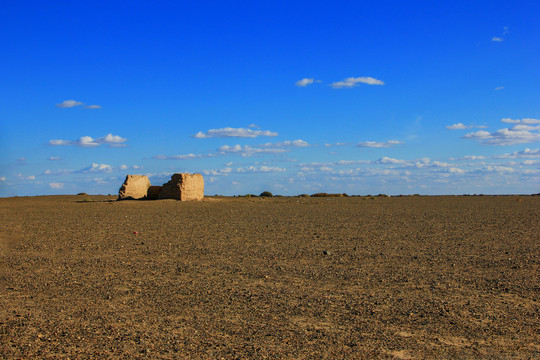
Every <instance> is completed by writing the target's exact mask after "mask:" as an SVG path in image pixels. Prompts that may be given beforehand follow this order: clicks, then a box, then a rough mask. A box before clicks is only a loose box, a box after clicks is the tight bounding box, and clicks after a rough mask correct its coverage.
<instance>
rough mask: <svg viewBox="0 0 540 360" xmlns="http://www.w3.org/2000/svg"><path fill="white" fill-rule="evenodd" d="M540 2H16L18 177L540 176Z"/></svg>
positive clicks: (352, 185) (282, 185)
mask: <svg viewBox="0 0 540 360" xmlns="http://www.w3.org/2000/svg"><path fill="white" fill-rule="evenodd" d="M538 14H540V3H539V2H536V1H516V2H512V3H511V2H508V1H504V2H503V1H491V2H472V3H471V2H470V1H467V2H465V1H454V2H448V3H447V4H442V5H441V4H435V3H434V4H426V2H414V1H413V2H403V1H381V2H362V1H350V2H349V1H337V2H313V1H309V2H308V1H296V2H290V1H272V2H248V1H219V2H218V1H215V2H213V1H211V2H187V1H174V2H173V1H161V2H159V1H158V2H148V1H132V2H129V3H126V2H102V1H96V2H68V1H47V2H43V1H35V2H31V1H3V2H1V4H0V30H1V31H0V45H1V47H2V56H1V57H0V66H1V68H2V70H3V71H2V80H1V81H2V86H0V196H15V195H42V194H73V193H78V192H87V193H92V194H96V193H101V194H108V193H111V194H116V193H117V192H118V189H119V187H120V185H121V184H122V182H123V179H124V177H125V175H126V174H147V175H148V176H149V177H150V181H151V182H152V184H155V185H160V184H162V183H164V182H166V181H167V180H168V179H169V178H170V175H171V174H172V173H175V172H198V173H202V174H203V175H204V178H205V185H206V189H205V193H206V194H224V195H233V194H246V193H254V194H258V193H260V192H262V191H265V190H268V191H272V192H273V193H275V194H283V195H295V194H301V193H315V192H340V193H342V192H346V193H349V194H378V193H387V194H414V193H420V194H464V193H471V194H473V193H484V194H508V193H537V192H540V186H539V184H540V120H539V119H540V61H539V59H540V22H539V21H538Z"/></svg>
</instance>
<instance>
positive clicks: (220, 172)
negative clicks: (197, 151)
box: [202, 167, 232, 176]
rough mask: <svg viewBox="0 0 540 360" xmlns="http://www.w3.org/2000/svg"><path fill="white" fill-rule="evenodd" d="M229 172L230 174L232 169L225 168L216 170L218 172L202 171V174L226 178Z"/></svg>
mask: <svg viewBox="0 0 540 360" xmlns="http://www.w3.org/2000/svg"><path fill="white" fill-rule="evenodd" d="M231 172H232V168H230V167H226V168H223V169H218V170H203V171H202V173H203V174H204V175H208V176H210V175H211V176H219V175H222V176H227V175H229V174H230V173H231Z"/></svg>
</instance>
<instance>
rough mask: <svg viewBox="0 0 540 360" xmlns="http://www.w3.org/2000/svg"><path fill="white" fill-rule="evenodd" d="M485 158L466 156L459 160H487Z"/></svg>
mask: <svg viewBox="0 0 540 360" xmlns="http://www.w3.org/2000/svg"><path fill="white" fill-rule="evenodd" d="M485 158H486V157H485V156H480V155H465V156H462V157H460V158H459V160H483V159H485Z"/></svg>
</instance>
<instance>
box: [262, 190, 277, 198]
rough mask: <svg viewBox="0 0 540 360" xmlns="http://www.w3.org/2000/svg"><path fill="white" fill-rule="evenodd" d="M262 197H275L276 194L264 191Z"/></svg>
mask: <svg viewBox="0 0 540 360" xmlns="http://www.w3.org/2000/svg"><path fill="white" fill-rule="evenodd" d="M259 196H260V197H274V194H272V193H271V192H270V191H263V192H262V193H261V195H259Z"/></svg>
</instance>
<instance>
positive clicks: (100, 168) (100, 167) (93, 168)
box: [79, 163, 113, 173]
mask: <svg viewBox="0 0 540 360" xmlns="http://www.w3.org/2000/svg"><path fill="white" fill-rule="evenodd" d="M112 171H113V167H112V166H111V165H107V164H95V163H93V164H92V165H90V166H89V167H87V168H85V169H82V170H79V172H81V173H90V172H112Z"/></svg>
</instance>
